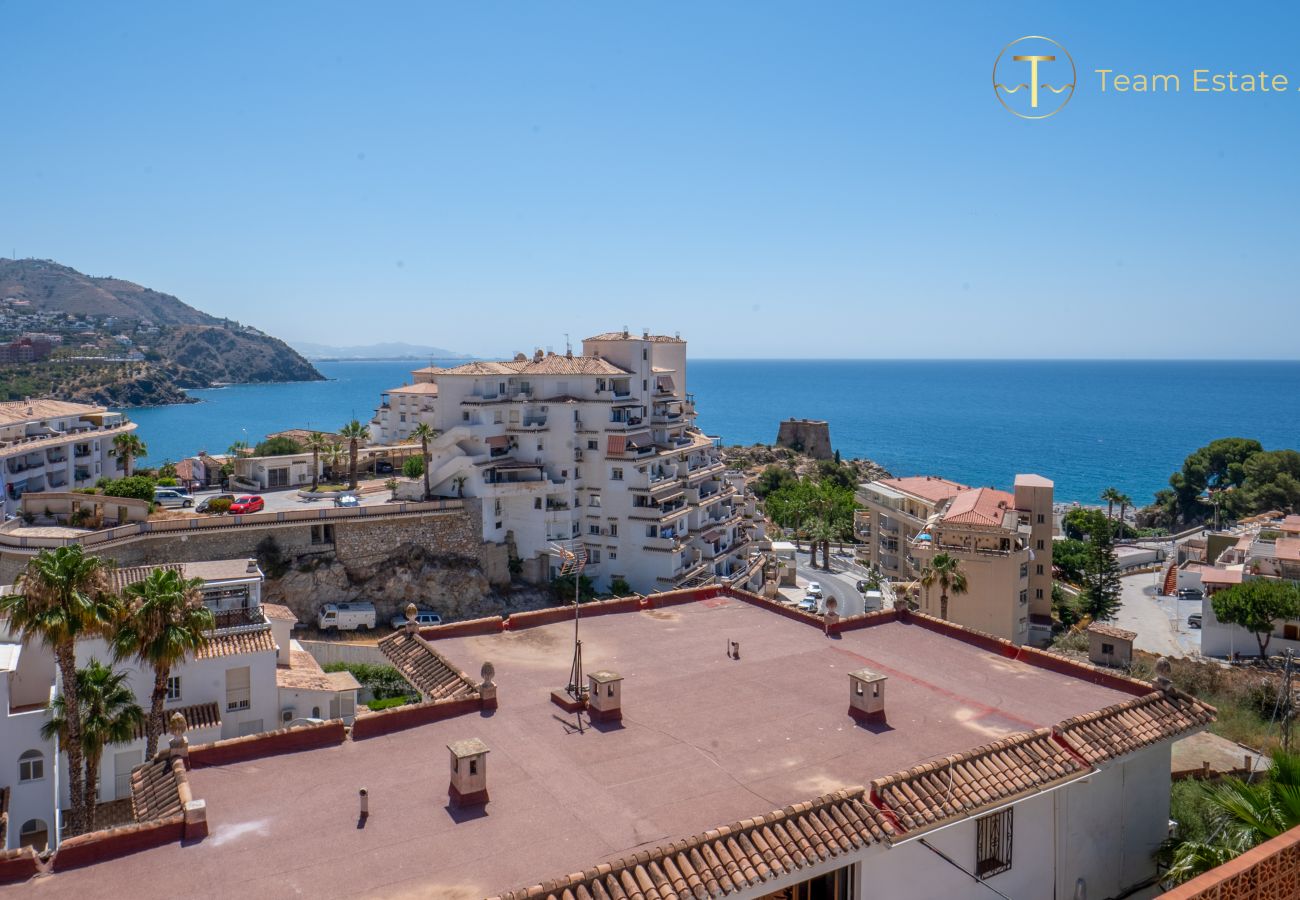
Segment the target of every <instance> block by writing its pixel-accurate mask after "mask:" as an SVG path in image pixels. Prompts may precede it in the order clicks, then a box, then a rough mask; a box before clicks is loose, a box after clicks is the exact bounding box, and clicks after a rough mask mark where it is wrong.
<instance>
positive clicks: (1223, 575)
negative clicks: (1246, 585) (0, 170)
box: [1201, 566, 1244, 584]
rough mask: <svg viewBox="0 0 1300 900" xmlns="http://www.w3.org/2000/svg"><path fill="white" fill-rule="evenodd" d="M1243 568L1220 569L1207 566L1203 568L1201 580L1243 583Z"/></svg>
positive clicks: (1203, 581) (1216, 582)
mask: <svg viewBox="0 0 1300 900" xmlns="http://www.w3.org/2000/svg"><path fill="white" fill-rule="evenodd" d="M1243 574H1244V573H1243V572H1242V570H1241V569H1219V568H1216V567H1214V566H1205V567H1203V568H1202V569H1201V582H1202V583H1206V582H1208V583H1209V584H1241V579H1242V575H1243Z"/></svg>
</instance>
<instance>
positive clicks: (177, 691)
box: [167, 675, 181, 703]
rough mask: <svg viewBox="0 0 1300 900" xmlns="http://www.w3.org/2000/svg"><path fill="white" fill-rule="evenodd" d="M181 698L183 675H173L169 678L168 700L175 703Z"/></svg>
mask: <svg viewBox="0 0 1300 900" xmlns="http://www.w3.org/2000/svg"><path fill="white" fill-rule="evenodd" d="M179 699H181V676H179V675H172V676H170V677H168V679H167V702H168V703H174V702H176V701H177V700H179Z"/></svg>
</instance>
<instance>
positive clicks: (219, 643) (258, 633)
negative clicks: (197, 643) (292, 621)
mask: <svg viewBox="0 0 1300 900" xmlns="http://www.w3.org/2000/svg"><path fill="white" fill-rule="evenodd" d="M266 652H270V653H274V652H275V638H274V637H272V635H271V626H270V625H254V626H250V627H249V628H248V630H247V631H233V632H225V633H218V634H212V635H209V636H208V642H207V644H205V645H204V647H203V649H202V650H200V651H199V652H198V653H197V654H196V656H195V658H196V659H219V658H220V657H223V656H238V655H239V654H241V653H266Z"/></svg>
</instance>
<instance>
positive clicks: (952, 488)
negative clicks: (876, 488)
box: [873, 475, 969, 503]
mask: <svg viewBox="0 0 1300 900" xmlns="http://www.w3.org/2000/svg"><path fill="white" fill-rule="evenodd" d="M873 483H874V484H879V485H883V486H885V487H888V488H893V489H894V490H896V491H903V492H905V493H908V494H914V495H916V496H917V497H921V498H922V499H924V500H928V501H930V502H931V503H938V502H939V501H940V500H947V499H948V498H949V497H955V496H956V495H957V494H959V493H961V492H962V491H965V490H969V488H968V487H967V486H966V485H964V484H958V483H957V482H955V481H949V480H948V479H946V478H940V477H938V476H937V475H909V476H907V477H906V478H881V479H880V480H879V481H876V482H873Z"/></svg>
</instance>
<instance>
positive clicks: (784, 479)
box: [752, 466, 799, 500]
mask: <svg viewBox="0 0 1300 900" xmlns="http://www.w3.org/2000/svg"><path fill="white" fill-rule="evenodd" d="M798 480H799V479H798V477H796V476H795V474H794V473H793V472H791V471H790V470H789V469H787V468H785V467H784V466H768V467H767V468H765V469H764V470H763V471H762V472H760V473H759V475H758V478H756V479H754V484H753V485H752V489H753V491H754V496H755V497H757V498H758V499H760V500H763V499H765V498H766V497H767V495H768V494H772V493H775V492H776V491H778V490H780V489H781V488H783V487H785V486H786V485H789V484H794V483H795V482H797V481H798Z"/></svg>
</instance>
